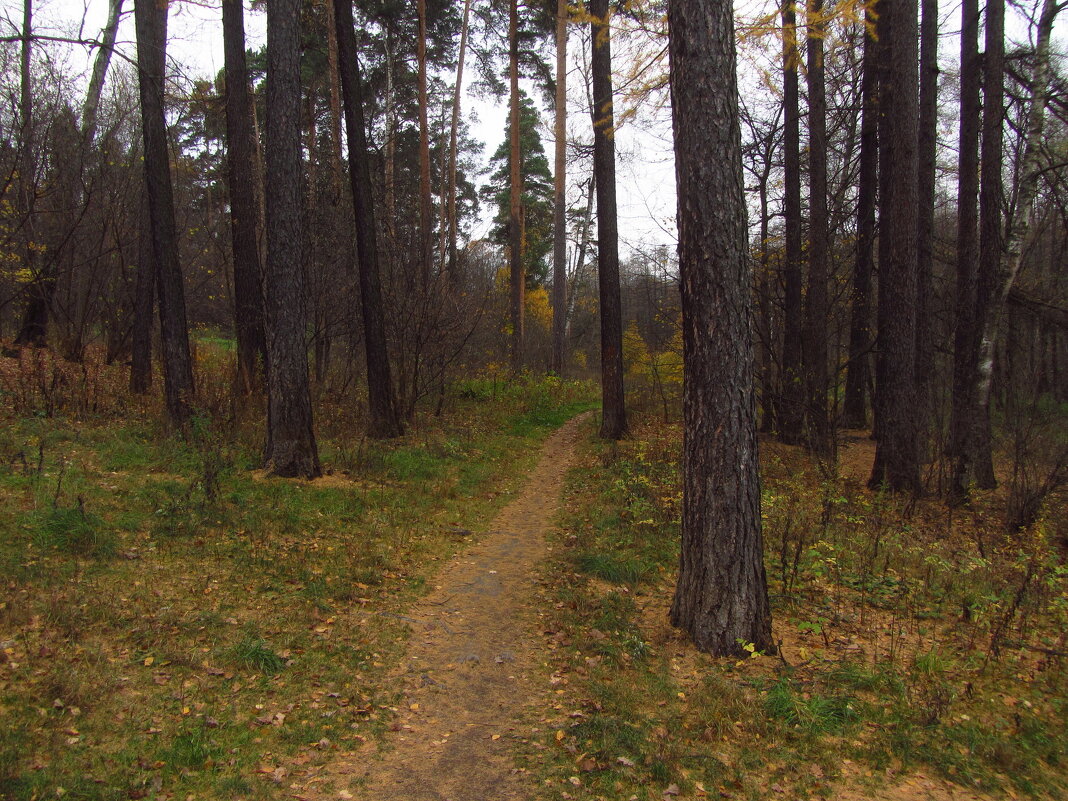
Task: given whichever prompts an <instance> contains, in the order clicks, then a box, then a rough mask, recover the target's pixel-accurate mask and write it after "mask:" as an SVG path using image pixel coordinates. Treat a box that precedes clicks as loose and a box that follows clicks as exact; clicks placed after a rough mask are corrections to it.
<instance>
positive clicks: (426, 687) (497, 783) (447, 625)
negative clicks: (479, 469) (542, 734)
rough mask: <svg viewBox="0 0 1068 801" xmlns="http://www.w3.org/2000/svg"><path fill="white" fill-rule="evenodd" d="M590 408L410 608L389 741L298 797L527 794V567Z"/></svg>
mask: <svg viewBox="0 0 1068 801" xmlns="http://www.w3.org/2000/svg"><path fill="white" fill-rule="evenodd" d="M588 416H589V413H587V414H583V415H579V416H578V417H576V418H574V419H572V420H571V421H570V422H568V423H566V424H565V425H563V426H562V427H561V428H559V429H558V430H557V431H556V432H555V433H553V434H552V435H551V436H550V437H549V439H548V440H547V441H546V442H545V444H544V445H543V446H542V451H541V455H540V457H539V460H538V463H537V466H536V467H535V468H534V470H533V472H532V473H531V474H530V476H529V477H528V478H527V480H526V483H525V484H524V485H523V487H522V489H521V490H520V491H519V494H518V497H516V499H515V500H513V501H512V502H511V503H510V504H509V505H508V506H506V507H505V508H504V509H503V510H502V511H501V512H500V514H498V516H497V517H496V519H495V520H494V522H493V525H492V528H491V530H490V531H489V532H488V533H487V534H486V535H485V536H484V537H483V538H482V540H481V542H479V543H478V544H477V545H474V546H472V547H471V548H469V549H467V550H465V551H463V552H461V553H460V554H458V555H457V556H456V557H455V558H454V559H453V560H452V561H451V562H450V563H449V564H448V565H446V567H445V568H444V569H443V570H442V571H441V573H440V574H438V576H437V579H436V581H435V582H434V590H433V591H432V592H431V593H430V594H429V595H427V596H426V597H425V598H424V599H423V600H422V601H420V602H419V603H418V604H416V605H415V606H414V607H413V608H412V609H411V610H410V611H409V612H408V614H407V615H406V617H410V618H412V619H413V621H416V622H413V623H412V629H413V633H412V637H411V639H410V640H409V642H408V647H407V650H406V653H405V656H404V659H403V661H402V662H401V664H399V665H398V667H397V669H396V670H395V671H394V672H393V674H392V676H391V679H390V681H389V683H388V685H387V686H391V687H400V688H403V696H404V697H403V702H402V704H401V705H398V717H397V719H396V721H395V723H394V725H393V727H392V728H393V731H392V732H391V733H390V734H389V735H388V737H387V741H386V747H385V748H384V749H383V750H382V752H381V753H380V754H379V756H378V757H376V756H375V755H374V754H373V753H365V754H359V755H354V756H353V757H350V758H347V759H342V760H338V761H336V762H334V763H331V764H328V765H326V766H324V767H323V769H322V770H320V771H317V772H316V773H317V776H316V780H315V781H314V782H313V783H309V784H308V785H305V787H304V788H302V792H300V793H299V794H298V796H297V797H299V798H307V799H318V798H356V799H368V801H370V799H386V798H399V799H405V801H467V800H468V799H487V801H489V800H490V799H492V800H493V801H512V800H516V799H524V798H527V797H528V796H529V792H528V791H527V789H526V785H525V784H524V782H523V781H522V779H521V777H520V776H519V775H517V771H516V770H515V769H514V765H513V761H512V751H513V748H514V742H515V740H516V739H518V738H520V737H521V732H520V716H521V714H522V711H523V709H524V708H525V707H527V706H528V705H529V704H530V702H532V701H534V700H536V699H537V698H538V697H540V696H541V695H543V694H544V690H543V689H542V688H541V687H540V686H539V682H538V676H537V668H538V651H539V648H540V647H541V638H540V637H538V636H537V632H535V631H534V630H533V629H532V625H533V622H532V620H531V619H530V616H529V610H530V609H531V608H532V599H533V593H534V575H535V571H534V567H535V565H536V563H537V562H538V561H539V560H540V559H542V558H543V557H544V556H545V554H546V543H545V535H546V533H547V532H548V531H549V529H550V527H551V525H552V520H553V518H554V516H555V514H556V511H557V509H558V508H559V505H560V495H561V490H562V488H563V481H564V476H565V474H566V473H567V470H568V468H569V466H570V464H571V461H572V456H573V454H574V449H575V442H576V440H577V439H578V438H579V437H580V432H581V428H582V424H583V422H584V421H585V420H586V419H587V418H588ZM331 785H332V786H333V788H334V789H333V790H332V791H328V790H327V789H326V788H328V787H330V786H331ZM316 787H318V788H321V789H318V790H316V789H315V788H316Z"/></svg>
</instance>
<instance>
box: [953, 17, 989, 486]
mask: <svg viewBox="0 0 1068 801" xmlns="http://www.w3.org/2000/svg"><path fill="white" fill-rule="evenodd" d="M960 62H961V70H960V76H961V77H960V83H961V85H960V141H959V144H958V154H959V155H958V170H957V172H958V178H957V276H956V295H957V297H956V314H955V320H954V331H953V401H952V408H951V411H950V429H949V431H950V433H949V437H950V439H949V456H950V457H951V459H952V462H953V471H952V476H951V479H950V493H951V495H952V496H954V497H955V498H957V499H961V498H963V497H964V496H965V494H966V492H967V490H966V487H967V484H968V483H969V481H970V479H969V478H968V475H969V474H970V473H971V469H970V468H969V464H970V462H971V455H970V453H969V445H968V442H969V437H968V426H969V419H970V417H971V414H972V412H971V410H972V409H973V408H974V406H975V381H974V374H975V363H976V359H977V358H978V352H977V348H976V337H977V328H978V320H977V319H976V316H975V313H976V306H975V300H976V285H977V282H978V269H977V265H978V262H979V239H978V233H977V230H978V223H979V210H978V209H979V207H978V196H979V83H980V75H981V70H980V69H979V65H980V60H979V2H978V0H963V3H962V5H961V39H960Z"/></svg>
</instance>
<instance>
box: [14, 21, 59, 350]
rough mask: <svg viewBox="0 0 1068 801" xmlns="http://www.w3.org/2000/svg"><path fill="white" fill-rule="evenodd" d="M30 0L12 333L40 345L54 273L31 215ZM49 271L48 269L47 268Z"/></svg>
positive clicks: (22, 65)
mask: <svg viewBox="0 0 1068 801" xmlns="http://www.w3.org/2000/svg"><path fill="white" fill-rule="evenodd" d="M32 54H33V0H23V5H22V48H21V51H20V62H19V72H20V75H19V170H18V172H19V179H18V191H19V212H20V214H21V216H22V218H23V220H22V232H21V233H22V258H23V267H25V269H26V271H27V272H28V273H29V274H30V276H31V279H30V284H29V286H27V287H26V308H25V309H24V310H23V313H22V324H21V325H20V327H19V332H18V334H17V335H16V337H15V344H16V345H34V346H43V345H44V344H45V342H46V340H47V338H48V317H49V310H50V309H51V307H52V296H53V295H54V294H55V291H56V279H55V276H54V275H51V274H47V275H46V274H44V272H42V268H41V266H40V261H41V259H40V258H39V254H38V250H37V249H38V248H39V247H40V243H39V242H37V223H36V220H35V218H34V214H35V209H34V206H35V205H36V203H35V200H36V194H37V189H36V187H35V186H34V175H35V165H34V148H35V147H36V144H35V139H36V136H35V133H36V132H35V130H34V120H33V75H32V73H31V56H32ZM49 273H51V271H49Z"/></svg>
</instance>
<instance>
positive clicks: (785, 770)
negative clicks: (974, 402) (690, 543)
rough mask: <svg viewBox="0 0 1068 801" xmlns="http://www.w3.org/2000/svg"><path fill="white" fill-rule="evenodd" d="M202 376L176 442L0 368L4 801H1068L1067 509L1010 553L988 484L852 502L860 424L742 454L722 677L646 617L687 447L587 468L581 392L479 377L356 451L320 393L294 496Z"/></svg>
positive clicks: (97, 383)
mask: <svg viewBox="0 0 1068 801" xmlns="http://www.w3.org/2000/svg"><path fill="white" fill-rule="evenodd" d="M217 356H219V358H220V361H219V364H212V363H210V360H211V359H213V358H216V357H217ZM205 362H208V363H205ZM198 365H199V367H198V369H200V370H201V374H200V379H199V383H200V386H201V392H202V395H203V396H204V397H205V398H206V399H207V400H208V401H209V402H210V401H212V400H213V399H215V400H217V401H218V403H217V404H216V408H214V410H212V409H211V408H208V409H206V410H205V411H204V412H203V415H202V416H200V417H198V419H197V421H196V423H195V425H194V426H193V427H192V430H191V431H190V432H188V433H187V435H186V436H185V437H179V436H176V435H175V434H174V433H173V432H171V431H169V430H168V429H167V428H166V427H165V426H163V425H161V423H160V419H161V414H160V410H159V409H158V408H153V407H152V405H151V404H152V402H147V403H146V402H145V401H143V400H140V399H135V398H131V397H130V396H129V395H127V394H126V393H125V391H124V389H123V383H124V380H125V376H124V371H122V370H121V368H118V367H114V368H105V367H103V366H100V365H94V364H87V365H80V366H75V367H70V366H67V367H63V368H62V369H63V370H66V371H67V373H64V374H60V373H59V372H58V370H59V369H60V367H59V366H57V365H56V364H55V363H53V362H52V361H50V360H48V359H44V358H41V357H39V356H36V355H34V356H31V358H30V360H24V361H23V362H19V363H15V362H14V361H13V360H11V361H5V360H0V400H2V401H3V403H2V404H0V415H2V422H3V425H0V799H4V801H7V799H12V801H41V800H42V799H44V798H59V797H62V798H64V799H65V801H73V800H74V799H77V801H125V799H148V800H149V801H202V800H203V801H208V800H209V799H222V798H226V799H243V800H245V801H254V800H255V801H281V799H297V800H298V801H301V799H304V800H305V801H323V800H324V799H327V798H330V799H335V798H336V799H379V798H387V797H388V798H400V799H405V801H407V800H408V799H411V801H422V800H423V799H451V800H452V801H466V799H487V801H491V800H495V799H501V800H502V801H507V800H508V799H546V800H548V799H553V801H556V800H557V799H559V800H560V801H569V800H573V801H580V800H582V801H660V800H661V799H666V801H674V799H696V798H706V797H711V798H726V799H738V800H739V801H741V799H746V800H747V801H763V800H764V799H767V798H772V799H779V798H782V799H784V801H792V799H795V798H796V799H802V798H820V797H831V798H842V799H848V800H849V801H853V800H854V799H856V800H858V801H859V799H862V798H885V799H891V800H892V801H913V799H917V800H918V799H934V801H965V799H983V800H984V801H985V799H994V798H1022V797H1034V798H1040V799H1041V798H1059V797H1064V793H1065V791H1066V790H1068V771H1066V766H1065V754H1068V679H1066V675H1068V674H1066V667H1068V664H1066V663H1068V659H1066V653H1065V652H1066V647H1068V642H1066V637H1068V567H1066V566H1065V555H1066V553H1068V537H1066V536H1065V532H1064V528H1065V521H1064V519H1063V516H1062V515H1058V514H1057V510H1058V509H1063V508H1064V507H1063V503H1061V505H1059V506H1058V505H1057V504H1056V503H1054V504H1052V505H1051V506H1050V510H1051V511H1050V513H1049V514H1047V515H1046V516H1045V517H1043V518H1042V519H1041V520H1040V521H1039V523H1037V524H1036V525H1035V526H1033V527H1032V528H1031V529H1028V530H1027V531H1022V532H1015V533H1007V532H1006V531H1005V529H1004V526H1003V524H1002V523H1001V519H1002V516H1001V515H1002V512H1003V510H1004V500H1005V496H1004V493H1003V492H1000V491H999V492H997V493H989V494H983V495H980V494H977V495H976V497H975V498H974V499H973V503H972V504H971V505H970V506H969V507H966V508H963V509H957V510H947V508H946V507H945V505H944V504H943V503H942V502H941V501H939V500H938V499H937V498H933V497H932V498H925V499H922V500H920V501H919V502H913V501H911V500H907V499H901V498H896V497H893V496H889V495H883V494H881V493H877V492H871V491H869V490H868V489H867V487H866V486H865V484H864V480H865V478H866V475H867V470H868V465H870V460H871V453H872V448H871V443H870V442H869V441H868V440H867V438H866V437H864V436H863V435H862V433H861V432H849V433H848V435H845V436H843V437H842V443H843V450H842V453H841V459H840V461H839V462H838V463H837V465H836V466H833V467H832V468H831V469H828V468H827V467H826V466H821V465H818V464H815V463H813V461H812V460H811V458H810V457H809V456H808V455H807V454H805V453H804V452H803V451H802V450H801V449H798V448H788V447H784V446H781V445H779V444H777V443H774V442H772V441H770V440H767V441H764V442H762V445H761V461H762V475H763V487H764V489H763V498H762V514H763V517H764V526H763V529H764V538H765V543H764V545H765V558H766V566H767V571H768V580H769V585H770V595H771V602H772V607H773V618H774V634H775V638H776V641H777V642H778V643H779V649H778V650H779V654H761V653H758V652H755V651H754V652H753V653H752V654H751V656H749V657H746V658H744V659H712V658H711V657H709V656H707V655H705V654H700V653H698V652H696V651H695V650H694V649H693V648H692V646H691V645H690V644H689V643H688V642H687V641H686V639H685V638H684V637H682V636H681V635H680V634H679V632H677V631H676V630H674V629H673V628H672V627H671V626H670V625H669V624H668V621H667V608H668V604H669V603H670V599H671V595H672V592H673V587H674V576H675V570H676V566H677V560H678V547H679V541H678V536H679V514H680V500H681V492H680V483H679V464H678V453H679V447H680V442H681V430H680V426H679V425H678V423H677V422H668V421H663V420H658V419H654V418H653V417H652V416H651V415H641V414H635V416H634V418H633V421H632V435H631V436H630V437H629V438H628V439H626V440H624V441H622V442H619V443H606V442H603V441H600V440H599V439H598V438H597V437H596V434H595V428H594V424H593V421H591V420H589V419H588V417H585V416H584V415H582V414H580V413H583V412H585V411H587V410H589V409H591V408H594V407H595V405H596V392H595V388H594V387H592V386H591V385H589V384H584V383H582V382H567V381H560V380H559V379H555V378H547V377H534V376H531V377H526V378H523V379H519V380H513V381H502V380H500V379H499V378H497V377H494V376H487V377H483V378H475V379H467V380H464V381H458V382H457V383H456V384H455V385H454V386H453V387H452V388H451V389H450V393H449V396H448V397H447V398H446V399H445V400H446V402H445V404H444V412H443V414H442V415H440V416H438V415H433V416H431V415H427V416H425V417H421V418H420V419H419V420H418V421H417V425H415V426H413V429H412V431H410V432H409V433H408V435H406V436H405V437H404V438H402V439H400V440H397V441H393V442H389V443H379V442H373V441H368V440H366V439H364V438H362V437H361V436H360V435H359V433H358V432H359V431H361V430H362V429H361V425H362V424H361V421H360V420H359V419H358V414H359V407H358V404H353V403H352V402H351V399H346V398H344V397H337V396H331V395H330V393H329V392H328V391H325V390H324V391H323V392H322V393H321V394H320V397H319V399H318V403H319V407H318V409H319V415H320V416H319V418H318V419H319V420H320V423H319V426H320V428H319V435H320V447H321V452H322V454H323V461H324V464H325V465H327V466H328V475H326V476H324V477H323V478H321V479H318V480H316V481H314V482H305V481H288V480H280V479H272V478H266V477H264V476H263V475H262V474H261V473H260V472H259V471H257V470H256V469H255V468H256V467H258V464H259V458H260V454H259V443H260V436H261V433H262V419H259V418H258V417H257V415H256V414H255V413H254V412H251V413H250V412H248V411H245V412H242V411H241V410H240V409H238V410H235V409H234V408H233V407H232V406H231V405H230V401H229V400H228V397H229V396H228V395H227V392H226V382H225V379H222V378H220V376H224V375H225V374H226V372H225V362H224V360H223V359H222V357H221V356H220V355H219V354H215V353H214V352H213V351H210V350H209V349H208V348H207V347H203V348H202V349H201V359H200V361H199V362H198ZM213 381H214V383H212V382H213ZM576 415H579V417H577V418H576V417H575V416H576ZM584 420H585V421H584ZM567 421H570V422H567ZM561 425H563V427H562V428H561ZM354 432H356V433H355V434H354ZM1062 436H1063V433H1062ZM1061 500H1063V499H1061Z"/></svg>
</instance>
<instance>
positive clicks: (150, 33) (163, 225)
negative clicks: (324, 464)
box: [134, 0, 194, 426]
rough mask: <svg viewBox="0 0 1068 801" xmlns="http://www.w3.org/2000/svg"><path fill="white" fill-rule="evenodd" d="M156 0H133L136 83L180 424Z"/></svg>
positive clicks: (183, 382)
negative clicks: (135, 33) (135, 29)
mask: <svg viewBox="0 0 1068 801" xmlns="http://www.w3.org/2000/svg"><path fill="white" fill-rule="evenodd" d="M164 14H166V11H165V10H161V9H160V8H159V6H158V4H157V3H156V0H136V2H135V3H134V19H135V23H136V28H137V65H138V70H137V74H138V84H139V86H140V93H141V130H142V134H143V137H144V148H145V151H144V154H145V181H146V184H147V190H148V192H147V194H148V212H149V218H150V224H151V228H152V259H153V261H154V262H155V267H156V292H157V294H158V296H159V319H160V337H161V340H162V350H163V392H164V396H165V397H166V401H167V413H168V416H169V417H170V419H171V422H172V423H174V424H176V425H179V426H184V425H185V423H186V422H187V421H188V419H189V415H190V412H191V404H192V403H193V397H194V389H193V365H192V360H191V359H190V355H189V329H188V326H187V325H186V317H185V291H184V289H183V286H182V269H181V265H179V263H178V237H177V233H176V230H175V223H174V196H173V193H172V189H171V171H170V161H169V157H168V145H167V121H166V118H165V117H164V109H163V71H162V70H161V69H160V67H161V65H162V64H164V63H165V61H164V57H163V56H164V53H165V47H166V39H165V34H164V30H163V26H162V25H161V17H162V16H163V15H164Z"/></svg>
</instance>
